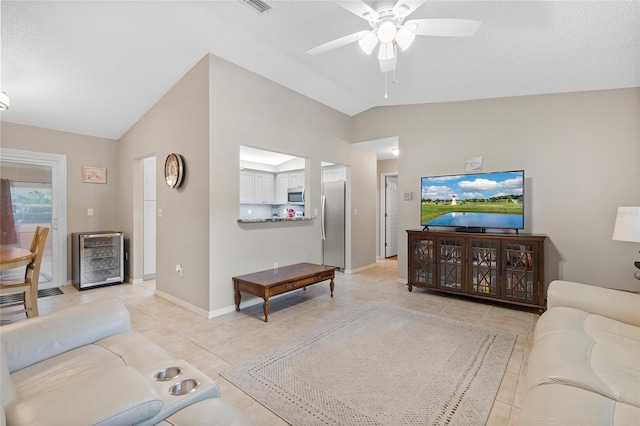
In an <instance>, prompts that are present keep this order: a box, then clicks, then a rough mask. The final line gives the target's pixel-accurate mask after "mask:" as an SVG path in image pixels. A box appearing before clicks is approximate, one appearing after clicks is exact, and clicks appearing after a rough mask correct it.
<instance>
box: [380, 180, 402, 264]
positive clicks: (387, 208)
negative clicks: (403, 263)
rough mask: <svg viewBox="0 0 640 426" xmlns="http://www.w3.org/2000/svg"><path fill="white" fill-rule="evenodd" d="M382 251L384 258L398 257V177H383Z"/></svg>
mask: <svg viewBox="0 0 640 426" xmlns="http://www.w3.org/2000/svg"><path fill="white" fill-rule="evenodd" d="M382 178H383V179H384V182H383V188H384V191H383V198H384V199H383V201H382V202H381V203H380V204H381V205H382V209H383V211H382V215H381V217H382V221H381V225H382V226H381V228H382V229H381V232H380V235H381V236H382V238H381V250H380V252H381V253H382V255H383V257H384V258H389V257H394V256H397V255H398V176H397V175H383V176H382Z"/></svg>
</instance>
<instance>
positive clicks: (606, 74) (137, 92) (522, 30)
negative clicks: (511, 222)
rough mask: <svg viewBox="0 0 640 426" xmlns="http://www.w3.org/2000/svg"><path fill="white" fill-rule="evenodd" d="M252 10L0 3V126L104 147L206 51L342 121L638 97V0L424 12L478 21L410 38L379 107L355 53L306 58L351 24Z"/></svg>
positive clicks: (318, 14) (378, 95)
mask: <svg viewBox="0 0 640 426" xmlns="http://www.w3.org/2000/svg"><path fill="white" fill-rule="evenodd" d="M266 1H267V3H268V4H270V5H271V6H272V7H273V9H272V10H271V11H269V12H267V13H264V14H259V13H257V12H255V11H254V10H253V9H251V8H250V7H248V6H247V5H245V4H244V3H243V2H242V1H241V0H229V1H195V2H187V1H160V2H155V1H138V2H129V1H103V2H99V1H69V2H60V1H45V2H35V1H7V0H4V1H2V3H1V5H0V8H1V9H0V10H1V23H2V28H1V31H2V46H1V48H2V50H1V51H0V54H1V59H2V61H1V64H2V65H1V85H0V87H1V89H0V90H2V91H5V92H6V93H7V94H8V95H9V97H10V98H11V108H10V109H9V110H8V111H5V112H3V113H2V120H3V121H8V122H15V123H22V124H28V125H33V126H40V127H46V128H51V129H58V130H64V131H69V132H75V133H81V134H87V135H94V136H101V137H107V138H113V139H118V138H119V137H120V136H122V134H123V133H124V132H125V131H126V130H127V129H129V128H130V127H131V126H132V125H133V124H134V123H135V122H136V121H137V120H138V119H139V118H140V117H141V116H142V115H143V114H144V113H145V112H146V111H147V110H148V109H149V108H150V107H151V106H152V105H153V104H154V103H155V102H157V101H158V100H159V99H160V98H161V97H162V96H163V95H164V94H165V93H166V92H167V91H168V90H169V89H170V88H171V87H172V86H173V85H174V84H175V83H176V82H177V81H178V80H179V79H180V78H181V77H182V76H183V75H184V74H185V73H186V72H187V71H188V70H189V69H190V68H191V67H193V66H194V65H195V64H196V63H197V62H198V61H199V60H200V59H201V58H202V57H204V56H205V55H206V54H207V53H209V52H211V53H213V54H215V55H218V56H220V57H222V58H225V59H227V60H229V61H231V62H233V63H236V64H238V65H239V66H241V67H244V68H247V69H249V70H251V71H253V72H256V73H257V74H260V75H263V76H265V77H266V78H269V79H271V80H273V81H276V82H278V83H280V84H282V85H283V86H286V87H289V88H291V89H292V90H295V91H297V92H300V93H302V94H304V95H306V96H308V97H310V98H312V99H315V100H317V101H319V102H322V103H324V104H326V105H328V106H330V107H332V108H335V109H337V110H339V111H342V112H344V113H345V114H348V115H355V114H357V113H359V112H362V111H365V110H367V109H369V108H372V107H375V106H381V105H400V104H414V103H430V102H446V101H459V100H470V99H484V98H496V97H505V96H520V95H531V94H543V93H558V92H571V91H584V90H600V89H611V88H624V87H638V86H640V1H621V2H614V1H517V2H512V1H427V2H426V3H425V4H424V5H422V6H421V7H420V8H419V9H418V10H417V11H416V12H414V13H413V14H412V15H411V19H418V18H466V19H475V20H481V21H482V22H483V24H482V26H481V27H480V29H479V30H478V32H477V34H476V35H475V36H474V37H470V38H441V37H440V38H436V37H418V38H416V41H415V42H414V44H413V45H412V46H411V47H410V48H409V49H408V50H407V51H406V52H402V53H401V54H400V56H399V60H398V67H397V75H396V78H397V80H398V81H399V82H398V83H397V84H390V87H389V97H388V99H385V98H384V75H383V74H381V73H380V71H379V68H378V63H377V59H376V57H375V55H372V56H370V57H369V56H366V55H365V54H364V53H363V52H362V51H361V50H360V49H359V47H358V45H357V43H356V44H352V45H349V46H346V47H342V48H340V49H337V50H334V51H331V52H327V53H324V54H321V55H317V56H311V55H308V54H307V53H306V51H307V50H308V49H310V48H312V47H315V46H317V45H319V44H322V43H325V42H327V41H330V40H333V39H335V38H337V37H340V36H343V35H347V34H351V33H353V32H356V31H360V30H365V29H369V26H368V24H367V23H366V22H365V21H364V20H362V19H360V18H358V17H357V16H355V15H354V14H352V13H350V12H348V11H346V10H345V9H343V8H342V7H340V6H339V5H337V4H335V3H334V2H329V1H274V0H266ZM369 3H371V2H369ZM374 7H376V5H374ZM384 149H387V150H388V147H385V148H384Z"/></svg>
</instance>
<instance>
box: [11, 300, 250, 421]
mask: <svg viewBox="0 0 640 426" xmlns="http://www.w3.org/2000/svg"><path fill="white" fill-rule="evenodd" d="M0 352H1V358H2V363H1V366H0V370H1V371H0V373H1V374H0V380H1V385H0V386H1V389H0V398H1V401H2V408H1V409H2V413H1V416H0V424H1V425H5V424H6V425H9V426H12V425H54V424H55V425H153V424H158V423H163V424H167V425H180V424H184V425H197V424H206V425H220V426H222V425H238V426H240V425H250V424H251V423H250V422H249V420H248V419H247V418H246V417H245V416H244V415H243V414H242V413H241V412H239V411H238V410H237V409H235V408H234V407H233V406H231V405H229V404H227V403H226V402H225V401H223V400H222V399H220V398H219V397H220V390H219V388H218V385H217V384H216V383H215V382H214V381H213V380H212V379H211V378H210V377H208V376H207V375H205V374H204V373H202V372H200V371H199V370H198V369H196V368H195V367H193V366H191V365H190V364H189V363H187V362H185V361H182V360H175V359H173V358H172V357H171V356H170V355H169V354H168V353H167V352H166V351H165V350H164V349H162V348H161V347H160V346H158V345H156V344H155V343H153V342H151V341H150V340H149V339H147V338H146V337H145V336H144V335H143V334H140V333H137V332H134V331H131V325H130V316H129V312H128V311H127V309H126V307H125V306H124V305H123V304H122V303H121V302H120V301H119V300H117V299H108V300H100V301H96V302H91V303H87V304H83V305H79V306H75V307H73V308H70V309H66V310H63V311H59V312H55V313H52V314H49V315H45V316H40V317H37V318H32V319H29V320H26V321H22V322H18V323H15V324H9V325H6V326H2V327H0ZM170 367H177V368H172V369H170V370H169V372H170V373H171V374H169V375H167V374H164V375H163V374H160V375H159V377H157V373H159V372H166V370H165V369H167V368H170ZM178 372H180V374H179V375H177V376H175V375H176V374H177V373H178ZM163 376H166V377H163ZM173 376H175V377H173ZM160 379H163V380H160ZM196 384H197V385H196ZM194 387H195V388H194Z"/></svg>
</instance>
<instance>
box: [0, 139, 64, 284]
mask: <svg viewBox="0 0 640 426" xmlns="http://www.w3.org/2000/svg"><path fill="white" fill-rule="evenodd" d="M0 159H1V160H2V161H7V162H11V163H19V164H36V165H39V166H46V167H51V193H52V198H53V200H52V201H53V203H52V205H51V231H52V232H50V233H49V235H50V236H51V248H52V250H51V257H52V263H53V277H52V279H51V282H49V283H43V284H42V286H41V288H53V287H57V286H60V285H66V284H71V280H70V279H69V276H68V275H67V265H68V262H67V258H68V256H67V254H68V253H67V247H68V245H67V156H66V155H62V154H51V153H48V152H35V151H23V150H19V149H9V148H0Z"/></svg>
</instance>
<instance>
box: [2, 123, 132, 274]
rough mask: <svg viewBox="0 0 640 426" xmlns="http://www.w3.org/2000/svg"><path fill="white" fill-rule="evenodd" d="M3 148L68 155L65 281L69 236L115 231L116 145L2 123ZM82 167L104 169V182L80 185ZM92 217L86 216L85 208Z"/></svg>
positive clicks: (114, 143)
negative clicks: (72, 234)
mask: <svg viewBox="0 0 640 426" xmlns="http://www.w3.org/2000/svg"><path fill="white" fill-rule="evenodd" d="M0 135H1V143H2V147H3V148H11V149H20V150H24V151H34V152H46V153H51V154H63V155H66V156H67V231H68V234H69V235H68V236H67V252H68V253H67V264H68V266H67V281H69V282H70V280H71V278H72V276H71V275H72V274H71V264H72V263H71V262H72V258H71V233H73V232H86V231H105V230H108V231H111V230H114V231H118V230H119V222H118V203H119V200H120V197H119V195H118V191H117V188H118V180H119V172H118V159H117V149H118V143H117V142H116V141H115V140H112V139H105V138H97V137H93V136H85V135H78V134H75V133H67V132H61V131H57V130H51V129H44V128H41V127H32V126H25V125H22V124H15V123H7V122H2V126H1V127H0ZM82 166H97V167H106V168H107V183H106V184H92V183H83V182H82V174H81V168H82ZM88 208H92V209H93V212H94V214H93V216H87V209H88Z"/></svg>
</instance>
